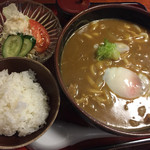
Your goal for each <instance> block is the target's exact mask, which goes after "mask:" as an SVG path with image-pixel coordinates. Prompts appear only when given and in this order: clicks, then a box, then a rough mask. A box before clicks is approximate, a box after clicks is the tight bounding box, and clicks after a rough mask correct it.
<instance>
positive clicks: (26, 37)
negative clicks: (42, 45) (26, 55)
mask: <svg viewBox="0 0 150 150" xmlns="http://www.w3.org/2000/svg"><path fill="white" fill-rule="evenodd" d="M24 39H29V40H30V41H31V42H32V48H33V47H34V46H35V44H36V39H35V37H34V36H31V35H24Z"/></svg>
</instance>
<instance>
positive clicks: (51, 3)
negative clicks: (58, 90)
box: [0, 0, 150, 150]
mask: <svg viewBox="0 0 150 150" xmlns="http://www.w3.org/2000/svg"><path fill="white" fill-rule="evenodd" d="M2 1H5V0H0V2H2ZM34 1H37V2H40V3H43V4H44V5H46V6H47V7H49V8H50V9H52V10H53V11H54V13H55V14H56V15H57V10H56V7H55V3H56V0H34ZM90 2H91V3H111V2H137V3H140V4H142V5H143V6H145V8H146V9H147V11H149V12H150V0H90ZM49 61H53V58H51V59H50V60H49ZM52 63H53V62H52ZM49 64H50V63H49V62H46V63H45V65H46V66H47V67H48V68H50V66H49ZM51 72H52V73H54V70H53V69H52V70H51ZM65 103H66V104H65V105H69V104H68V103H67V102H65ZM63 109H64V106H62V107H61V108H60V112H63ZM70 112H72V113H73V115H74V117H75V118H79V119H75V120H72V123H76V124H78V123H79V124H82V125H83V126H84V125H87V124H86V122H85V121H84V120H82V119H81V117H80V116H78V114H77V113H75V112H73V111H72V110H70ZM57 119H59V120H66V121H68V120H70V116H69V115H68V112H66V113H63V114H61V115H58V118H57ZM143 138H144V137H142V138H141V137H119V136H118V137H115V138H114V137H113V138H112V137H107V138H106V137H105V138H101V139H93V140H86V141H82V142H80V143H77V144H75V145H72V146H69V147H66V148H63V149H62V150H79V149H87V148H90V147H91V145H94V146H104V147H105V149H108V148H107V147H106V146H107V145H116V144H120V143H123V142H131V141H134V140H141V139H143ZM99 142H101V145H100V144H99ZM149 147H150V146H149V144H148V143H146V144H145V145H144V150H148V149H149ZM142 148H143V145H141V144H138V146H137V145H135V147H134V148H133V147H132V149H134V150H140V149H142ZM112 149H117V148H115V146H114V147H113V148H112ZM120 149H121V150H125V149H126V148H120ZM127 149H129V150H130V149H131V148H127ZM16 150H27V148H26V147H23V148H20V149H16ZM91 150H93V149H91ZM94 150H98V149H96V148H95V149H94Z"/></svg>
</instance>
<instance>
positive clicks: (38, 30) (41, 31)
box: [29, 19, 50, 53]
mask: <svg viewBox="0 0 150 150" xmlns="http://www.w3.org/2000/svg"><path fill="white" fill-rule="evenodd" d="M29 25H30V28H31V31H32V35H33V36H34V37H35V39H36V50H37V51H38V52H40V53H42V52H44V51H45V50H46V49H47V48H48V46H49V45H50V37H49V34H48V32H47V30H46V29H45V28H44V26H43V25H42V24H40V23H39V22H37V21H35V20H33V19H30V20H29Z"/></svg>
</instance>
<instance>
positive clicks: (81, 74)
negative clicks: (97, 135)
mask: <svg viewBox="0 0 150 150" xmlns="http://www.w3.org/2000/svg"><path fill="white" fill-rule="evenodd" d="M105 39H107V40H108V41H109V42H111V43H114V44H115V45H116V47H117V48H118V51H119V53H120V56H119V58H118V59H117V60H112V59H103V60H98V59H96V51H97V49H98V48H99V46H101V45H104V41H105ZM149 64H150V40H149V31H148V30H146V29H145V28H144V27H142V26H140V25H137V24H134V23H131V22H128V21H124V20H118V19H103V20H96V21H92V22H91V23H88V24H86V25H84V26H82V27H81V28H79V29H78V30H77V31H76V32H75V33H74V34H73V35H72V36H71V37H70V38H69V39H68V41H67V43H66V45H65V47H64V51H63V55H62V60H61V71H62V77H63V81H64V83H65V85H66V88H67V89H68V91H69V93H70V95H71V96H72V97H73V99H74V101H75V102H76V103H77V104H78V105H79V106H80V107H82V108H83V109H84V110H85V111H86V112H87V113H89V114H90V115H92V116H94V117H95V118H96V119H97V120H100V121H102V122H103V123H106V124H108V125H110V126H114V127H119V128H122V129H139V128H143V127H147V126H149V125H150V84H149V80H150V65H149ZM113 76H117V77H118V78H116V79H115V77H114V78H113V79H111V78H112V77H113ZM115 80H116V81H115ZM125 80H130V83H132V84H134V83H135V87H134V89H133V87H130V85H128V87H129V88H128V87H126V89H125V88H124V85H123V84H126V83H125ZM131 86H132V85H131ZM132 90H133V91H132Z"/></svg>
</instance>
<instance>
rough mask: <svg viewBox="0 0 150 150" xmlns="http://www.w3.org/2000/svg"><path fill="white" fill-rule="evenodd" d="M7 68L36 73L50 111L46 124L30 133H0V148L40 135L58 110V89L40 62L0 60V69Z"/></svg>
mask: <svg viewBox="0 0 150 150" xmlns="http://www.w3.org/2000/svg"><path fill="white" fill-rule="evenodd" d="M4 69H8V72H9V73H11V72H18V73H19V72H22V71H27V70H29V69H31V70H32V71H34V72H35V73H36V75H35V78H36V79H37V82H38V83H39V84H40V85H41V86H42V88H43V89H44V91H45V93H46V94H47V96H48V97H49V107H50V112H49V115H48V118H47V119H46V124H44V126H43V127H42V128H40V129H39V130H37V131H35V132H33V133H32V134H29V135H26V136H21V137H19V136H18V135H17V134H15V135H13V136H4V135H0V149H15V148H19V147H23V146H26V145H28V144H30V143H32V142H34V141H35V140H36V139H38V138H39V137H40V136H42V135H43V134H44V133H45V132H46V131H47V130H48V128H49V127H51V125H52V124H53V123H54V121H55V119H56V117H57V114H58V112H59V106H60V97H59V89H58V86H57V83H56V81H55V78H54V77H53V75H52V73H51V72H50V71H49V70H48V69H47V68H46V67H45V66H44V65H42V64H41V63H39V62H37V61H34V60H31V59H27V58H19V57H16V58H15V57H14V58H11V57H10V58H6V59H3V60H0V71H2V70H4Z"/></svg>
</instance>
